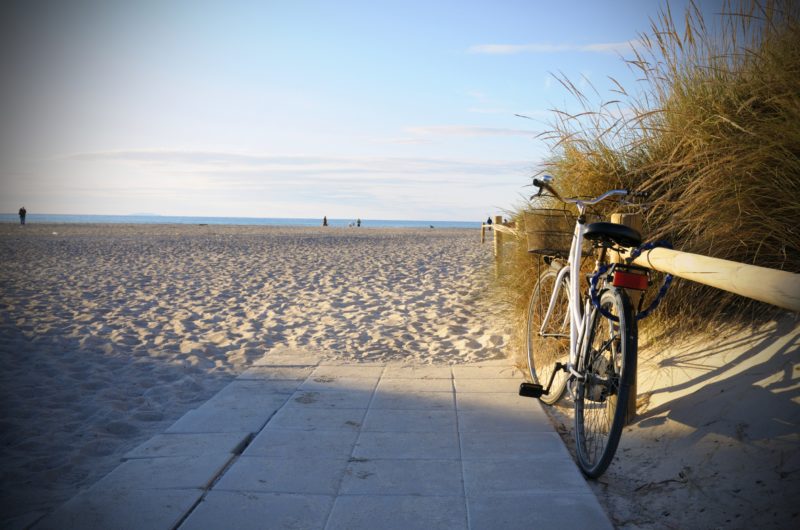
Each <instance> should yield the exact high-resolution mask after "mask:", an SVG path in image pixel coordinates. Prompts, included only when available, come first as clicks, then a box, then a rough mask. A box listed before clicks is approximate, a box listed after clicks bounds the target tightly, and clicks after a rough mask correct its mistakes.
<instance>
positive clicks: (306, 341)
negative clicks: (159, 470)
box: [0, 224, 800, 529]
mask: <svg viewBox="0 0 800 530" xmlns="http://www.w3.org/2000/svg"><path fill="white" fill-rule="evenodd" d="M478 241H479V233H478V230H474V231H473V230H441V229H434V230H411V229H368V228H361V229H356V228H353V229H333V228H329V229H322V228H302V229H300V228H298V229H290V228H275V227H243V226H195V225H35V224H34V225H28V226H26V227H24V228H22V227H19V226H17V225H13V224H0V363H1V364H0V366H2V370H1V371H0V374H2V375H0V403H2V410H1V412H2V413H1V414H0V438H1V439H2V445H0V447H1V448H2V449H0V465H1V467H0V469H1V470H2V478H0V485H1V487H2V497H1V498H0V525H2V527H3V528H22V527H24V526H25V525H26V523H27V522H33V521H35V520H36V519H38V518H39V517H40V516H41V515H42V514H44V513H47V512H48V511H50V510H52V509H54V508H56V507H57V506H59V505H60V504H61V503H63V502H64V501H66V500H67V499H69V498H70V497H72V496H73V495H74V494H75V493H77V492H78V491H79V490H80V489H82V488H85V487H88V486H90V485H91V484H93V483H94V482H95V481H97V480H98V479H99V478H101V477H102V476H104V475H105V474H106V473H108V472H109V471H110V470H111V469H113V468H114V467H115V466H116V465H117V464H118V463H119V460H120V457H121V456H122V455H123V454H124V453H125V452H127V451H128V450H130V449H132V448H134V447H136V446H137V445H139V444H140V443H142V442H144V441H146V440H147V439H149V438H151V437H152V436H153V435H155V434H157V433H160V432H162V431H163V430H165V429H166V428H167V427H169V425H171V424H172V423H173V422H174V421H175V420H177V419H178V418H179V417H180V416H182V415H183V414H184V413H186V412H187V411H188V410H190V409H192V408H195V407H197V406H198V405H200V404H201V403H202V402H204V401H205V400H207V399H208V398H210V397H211V396H212V395H213V394H215V393H216V392H217V391H218V390H219V389H221V388H222V387H223V386H224V385H225V384H227V383H228V382H229V381H231V380H232V379H233V377H235V376H236V375H237V374H239V373H241V372H243V371H244V370H245V369H247V368H248V367H249V366H250V364H251V363H253V362H254V361H255V360H257V359H260V358H261V357H262V356H263V354H264V353H266V352H269V351H271V350H273V349H276V348H283V347H291V348H299V349H302V350H307V351H312V352H315V353H317V354H319V355H321V356H323V357H329V358H335V359H350V360H354V361H358V360H367V361H368V360H379V361H401V362H402V361H408V362H413V363H448V364H455V363H462V362H468V361H479V360H488V359H495V358H507V357H512V358H517V357H518V352H516V351H512V350H514V348H513V346H512V344H513V343H512V342H511V340H510V337H511V331H512V330H510V329H508V323H507V322H506V321H505V320H503V319H501V318H500V315H501V314H502V312H501V311H498V308H497V307H496V306H493V305H492V303H491V302H490V301H489V300H490V299H489V298H488V296H487V293H486V289H487V286H488V285H489V283H490V276H491V274H492V273H493V271H492V257H491V252H492V247H491V245H489V244H485V245H480V244H479V242H478ZM799 361H800V323H798V320H797V317H796V316H787V317H785V318H784V319H782V320H780V321H778V322H775V323H772V324H771V325H769V326H766V327H764V328H762V329H759V330H755V331H754V330H749V331H745V332H741V333H738V334H733V333H731V332H730V330H726V329H721V330H720V332H719V334H717V335H716V336H714V337H696V338H693V339H684V340H681V341H675V340H673V339H672V338H670V337H666V338H662V339H660V340H651V341H649V343H645V344H643V345H642V348H641V355H640V370H639V374H640V383H639V385H640V386H639V393H640V396H639V402H638V404H639V407H638V413H639V415H638V417H637V418H636V421H635V422H634V423H633V424H631V425H630V426H629V427H628V428H626V430H625V432H624V434H623V438H622V442H621V444H620V448H619V451H618V452H617V458H616V459H615V460H614V462H613V463H612V465H611V467H610V468H609V470H608V471H607V473H606V474H605V475H604V476H603V477H601V478H600V479H599V480H598V481H596V482H593V483H592V485H593V488H594V489H595V491H596V493H597V495H598V497H599V498H600V501H601V503H602V504H603V505H604V507H605V509H606V510H607V512H608V513H609V515H610V516H611V518H612V520H613V521H614V523H615V524H616V525H617V526H618V527H619V528H625V529H633V528H664V529H667V528H669V529H671V528H681V529H683V528H751V527H758V528H797V527H798V526H800V524H799V523H800V503H799V502H798V501H800V428H799V427H798V425H800V414H799V413H798V410H799V409H800V406H798V405H799V404H800V383H799V382H800V368H798V362H799ZM570 407H571V403H570V402H568V401H566V402H562V403H560V404H559V405H558V406H557V407H555V408H554V409H553V416H552V417H553V421H554V423H555V424H556V427H557V428H559V429H560V430H561V431H562V432H563V433H564V434H565V441H566V442H567V444H568V445H570V444H571V439H570V437H569V432H570V431H571V430H572V420H571V418H570V410H571V409H570Z"/></svg>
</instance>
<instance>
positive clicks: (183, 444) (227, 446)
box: [123, 432, 252, 460]
mask: <svg viewBox="0 0 800 530" xmlns="http://www.w3.org/2000/svg"><path fill="white" fill-rule="evenodd" d="M251 436H252V434H251V433H249V432H231V433H228V432H222V433H185V434H159V435H156V436H154V437H153V438H151V439H150V440H148V441H146V442H145V443H143V444H142V445H140V446H139V447H137V448H136V449H133V450H131V451H128V452H127V453H125V456H123V458H124V459H126V460H130V459H132V458H157V457H163V456H204V455H210V454H215V453H216V454H220V453H221V454H236V453H241V450H242V449H243V448H244V446H245V445H246V444H247V442H248V441H249V440H250V438H251Z"/></svg>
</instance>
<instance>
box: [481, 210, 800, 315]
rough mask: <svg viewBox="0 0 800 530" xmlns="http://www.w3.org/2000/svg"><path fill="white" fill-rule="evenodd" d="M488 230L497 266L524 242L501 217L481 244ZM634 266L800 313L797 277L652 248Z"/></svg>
mask: <svg viewBox="0 0 800 530" xmlns="http://www.w3.org/2000/svg"><path fill="white" fill-rule="evenodd" d="M617 215H619V214H617ZM612 221H614V222H622V223H623V224H628V225H629V226H631V225H636V224H637V223H639V225H638V226H641V221H639V220H637V219H636V218H635V217H632V216H630V215H628V216H625V217H624V218H623V217H615V218H612ZM488 227H491V228H492V229H493V230H494V257H495V262H496V263H497V264H498V266H499V264H500V263H501V262H502V260H503V245H504V244H505V243H506V241H507V240H509V239H512V238H513V239H514V240H519V241H525V238H524V234H522V233H519V232H518V228H517V226H516V225H515V223H513V222H512V223H503V218H502V217H501V216H495V223H494V224H491V225H488V224H484V225H482V227H481V242H483V241H484V240H485V234H486V230H487V228H488ZM639 230H641V228H639ZM622 256H623V257H624V256H625V254H624V253H623V254H622ZM633 263H634V264H636V265H639V266H640V267H646V268H648V269H652V270H655V271H659V272H666V273H669V274H672V275H673V276H677V277H679V278H683V279H685V280H690V281H693V282H697V283H702V284H703V285H708V286H710V287H715V288H717V289H722V290H723V291H728V292H731V293H734V294H738V295H740V296H744V297H747V298H751V299H753V300H758V301H760V302H766V303H768V304H772V305H774V306H777V307H780V308H783V309H788V310H789V311H795V312H800V274H797V273H793V272H787V271H781V270H776V269H768V268H766V267H759V266H757V265H749V264H746V263H737V262H735V261H729V260H724V259H719V258H711V257H708V256H701V255H699V254H691V253H689V252H682V251H679V250H669V249H666V248H654V249H653V250H648V251H645V252H642V254H641V255H640V256H639V257H638V258H636V259H635V260H634V261H633Z"/></svg>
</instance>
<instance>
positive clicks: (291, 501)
mask: <svg viewBox="0 0 800 530" xmlns="http://www.w3.org/2000/svg"><path fill="white" fill-rule="evenodd" d="M333 500H334V497H332V496H324V495H296V494H285V493H259V492H251V491H247V492H244V491H211V492H209V493H208V495H207V496H206V497H205V498H204V499H203V501H202V502H201V503H200V504H198V505H197V508H195V509H194V511H192V513H191V514H190V515H189V517H187V518H186V521H184V523H183V524H182V525H181V526H180V529H181V530H220V529H221V528H235V529H236V530H265V529H271V528H286V529H290V528H291V529H294V528H296V529H304V530H305V529H308V530H313V529H323V528H325V521H326V520H327V519H328V514H329V513H330V511H331V507H332V506H333ZM143 528H146V527H143ZM149 528H155V527H149ZM161 528H164V527H161Z"/></svg>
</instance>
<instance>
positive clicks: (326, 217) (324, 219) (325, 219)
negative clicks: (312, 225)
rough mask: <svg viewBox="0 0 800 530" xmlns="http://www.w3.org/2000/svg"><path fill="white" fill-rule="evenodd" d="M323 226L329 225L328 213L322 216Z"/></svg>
mask: <svg viewBox="0 0 800 530" xmlns="http://www.w3.org/2000/svg"><path fill="white" fill-rule="evenodd" d="M322 226H328V216H327V215H325V216H323V217H322Z"/></svg>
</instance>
